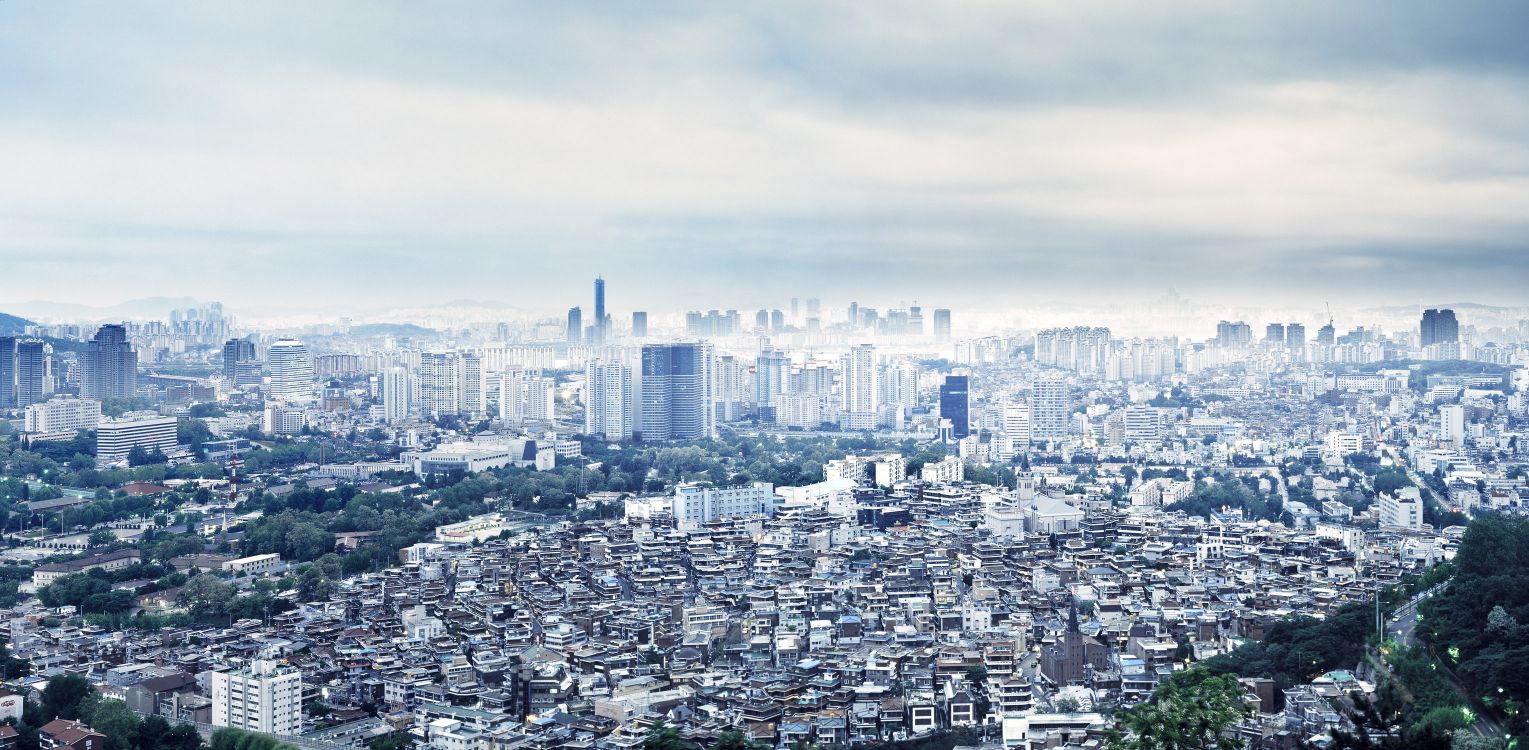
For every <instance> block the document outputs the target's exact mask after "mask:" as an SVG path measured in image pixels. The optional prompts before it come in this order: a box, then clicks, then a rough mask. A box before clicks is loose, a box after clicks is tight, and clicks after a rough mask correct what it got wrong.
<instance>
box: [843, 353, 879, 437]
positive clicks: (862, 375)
mask: <svg viewBox="0 0 1529 750" xmlns="http://www.w3.org/2000/svg"><path fill="white" fill-rule="evenodd" d="M839 362H840V372H841V373H842V374H843V377H844V383H843V389H842V390H841V392H840V395H841V401H840V414H839V426H840V427H841V428H843V429H846V430H870V429H875V428H876V423H877V421H878V420H877V409H878V408H879V407H880V406H881V393H880V387H879V386H880V385H881V383H880V379H879V378H878V377H877V374H876V347H875V346H872V345H871V344H861V345H859V346H857V347H855V348H853V349H850V350H849V352H848V353H846V354H845V355H844V356H843V357H841V358H840V360H839Z"/></svg>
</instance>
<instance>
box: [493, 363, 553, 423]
mask: <svg viewBox="0 0 1529 750" xmlns="http://www.w3.org/2000/svg"><path fill="white" fill-rule="evenodd" d="M553 387H554V386H553V382H552V378H544V377H542V376H541V373H539V372H535V371H528V370H507V371H506V372H505V373H504V374H503V375H502V376H500V379H499V419H500V420H501V421H503V422H504V424H505V425H507V426H512V427H513V426H518V425H522V424H525V423H526V422H551V421H552V409H553Z"/></svg>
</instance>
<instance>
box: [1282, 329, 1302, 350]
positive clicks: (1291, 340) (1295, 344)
mask: <svg viewBox="0 0 1529 750" xmlns="http://www.w3.org/2000/svg"><path fill="white" fill-rule="evenodd" d="M1285 348H1286V349H1289V350H1291V351H1294V352H1302V351H1305V350H1306V326H1304V325H1302V324H1300V323H1286V324H1285Z"/></svg>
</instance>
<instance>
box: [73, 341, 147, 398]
mask: <svg viewBox="0 0 1529 750" xmlns="http://www.w3.org/2000/svg"><path fill="white" fill-rule="evenodd" d="M84 364H85V377H84V380H83V381H82V382H81V384H80V395H83V396H86V397H88V398H131V397H132V396H133V394H134V393H135V392H136V391H137V390H138V352H137V351H135V350H134V349H133V345H132V344H131V343H129V342H128V340H127V327H126V326H123V325H119V324H115V323H114V324H110V325H104V326H101V327H100V328H99V329H97V330H96V335H95V336H94V337H92V338H91V340H90V343H89V344H88V345H87V346H86V349H85V358H84Z"/></svg>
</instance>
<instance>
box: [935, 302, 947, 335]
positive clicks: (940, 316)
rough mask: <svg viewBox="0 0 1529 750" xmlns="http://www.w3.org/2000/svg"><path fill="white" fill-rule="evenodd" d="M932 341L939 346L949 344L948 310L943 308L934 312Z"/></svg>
mask: <svg viewBox="0 0 1529 750" xmlns="http://www.w3.org/2000/svg"><path fill="white" fill-rule="evenodd" d="M934 340H935V341H937V342H939V343H941V344H946V343H950V310H947V309H945V308H943V307H940V308H936V309H935V311H934Z"/></svg>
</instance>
